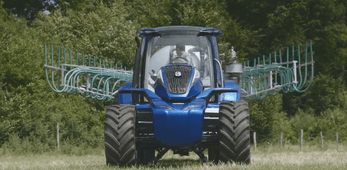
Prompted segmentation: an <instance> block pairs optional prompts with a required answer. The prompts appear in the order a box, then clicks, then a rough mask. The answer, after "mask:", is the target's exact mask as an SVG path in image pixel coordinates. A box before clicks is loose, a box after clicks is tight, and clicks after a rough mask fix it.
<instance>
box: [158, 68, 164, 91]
mask: <svg viewBox="0 0 347 170" xmlns="http://www.w3.org/2000/svg"><path fill="white" fill-rule="evenodd" d="M157 81H158V82H159V83H160V84H161V85H163V86H164V87H165V85H164V79H163V73H162V71H161V69H160V70H159V72H158V75H157Z"/></svg>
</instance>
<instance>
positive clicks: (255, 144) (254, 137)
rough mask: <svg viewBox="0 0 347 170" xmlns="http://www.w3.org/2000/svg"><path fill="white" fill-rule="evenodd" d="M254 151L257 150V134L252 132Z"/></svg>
mask: <svg viewBox="0 0 347 170" xmlns="http://www.w3.org/2000/svg"><path fill="white" fill-rule="evenodd" d="M253 140H254V150H257V133H256V132H253Z"/></svg>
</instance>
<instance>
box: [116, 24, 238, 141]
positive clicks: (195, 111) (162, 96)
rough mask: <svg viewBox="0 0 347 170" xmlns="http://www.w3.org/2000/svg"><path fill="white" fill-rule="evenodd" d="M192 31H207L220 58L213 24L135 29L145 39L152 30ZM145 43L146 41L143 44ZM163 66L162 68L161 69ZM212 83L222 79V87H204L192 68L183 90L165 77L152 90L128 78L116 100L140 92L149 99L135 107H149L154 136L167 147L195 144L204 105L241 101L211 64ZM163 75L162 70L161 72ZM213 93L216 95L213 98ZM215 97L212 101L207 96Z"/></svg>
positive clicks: (233, 86)
mask: <svg viewBox="0 0 347 170" xmlns="http://www.w3.org/2000/svg"><path fill="white" fill-rule="evenodd" d="M181 30H185V31H191V32H195V33H196V34H198V35H199V34H201V35H206V36H208V37H209V40H210V42H211V44H212V56H213V58H215V59H218V60H219V54H218V48H217V41H216V36H218V35H220V34H222V32H221V31H220V30H218V29H215V28H202V27H186V26H176V27H159V28H145V29H142V30H139V31H138V35H139V36H141V37H143V38H144V39H145V38H146V37H147V36H150V35H152V34H159V35H160V34H172V33H174V32H175V31H181ZM144 46H146V45H144ZM161 70H164V69H161ZM213 70H214V77H215V84H214V85H213V86H214V87H218V86H217V84H218V83H219V82H224V83H223V84H222V87H221V88H209V89H207V90H203V85H202V82H201V81H200V80H197V81H194V83H193V79H194V74H193V72H194V69H192V74H191V79H190V81H189V84H188V88H187V91H186V93H184V94H172V93H170V92H169V90H168V89H167V80H166V77H165V76H163V82H162V83H160V82H158V81H156V83H155V85H154V88H155V92H152V91H150V90H148V89H145V88H133V87H132V86H131V82H126V83H125V84H124V85H123V87H122V88H121V89H120V90H119V94H118V97H119V104H131V103H134V102H133V101H132V95H131V94H140V95H142V96H144V97H145V98H146V99H147V100H146V101H148V102H146V103H145V102H143V103H136V105H135V106H136V109H137V110H139V109H149V110H151V112H152V119H153V127H154V138H155V139H156V140H157V141H158V142H160V143H162V144H164V145H166V146H169V147H173V148H175V147H189V146H193V145H195V144H198V143H199V142H201V141H202V137H203V129H202V128H203V123H204V112H205V109H206V108H219V102H222V101H240V100H241V89H240V87H239V86H238V85H237V84H236V83H235V82H234V81H228V80H227V81H222V79H223V77H221V72H222V70H220V67H219V65H218V64H215V65H214V69H213ZM163 75H165V74H163ZM220 84H221V83H220ZM214 96H217V97H216V98H214ZM211 98H214V101H213V103H211V102H210V99H211Z"/></svg>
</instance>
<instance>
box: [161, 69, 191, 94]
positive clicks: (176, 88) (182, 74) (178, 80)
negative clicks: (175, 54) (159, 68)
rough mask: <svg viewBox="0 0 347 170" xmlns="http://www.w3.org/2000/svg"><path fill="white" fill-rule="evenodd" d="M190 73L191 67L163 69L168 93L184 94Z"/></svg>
mask: <svg viewBox="0 0 347 170" xmlns="http://www.w3.org/2000/svg"><path fill="white" fill-rule="evenodd" d="M191 72H192V67H191V66H185V65H183V66H182V65H180V66H176V65H173V66H167V67H166V68H165V76H166V81H167V84H168V87H169V91H170V93H174V94H184V93H186V92H187V88H188V84H189V80H190V76H191Z"/></svg>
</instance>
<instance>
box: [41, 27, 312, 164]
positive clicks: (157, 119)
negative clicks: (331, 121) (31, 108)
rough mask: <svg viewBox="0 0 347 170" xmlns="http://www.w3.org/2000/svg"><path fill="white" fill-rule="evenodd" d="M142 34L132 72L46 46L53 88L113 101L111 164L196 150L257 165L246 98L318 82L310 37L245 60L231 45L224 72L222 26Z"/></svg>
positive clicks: (108, 136) (108, 132)
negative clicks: (240, 59) (253, 159)
mask: <svg viewBox="0 0 347 170" xmlns="http://www.w3.org/2000/svg"><path fill="white" fill-rule="evenodd" d="M137 34H138V37H141V42H140V40H139V38H135V39H136V42H137V51H136V58H135V65H134V68H133V70H131V71H129V70H127V69H126V68H125V67H123V66H121V67H120V68H119V65H117V64H115V65H114V64H113V63H111V64H109V65H107V64H106V62H105V61H103V60H98V59H97V58H96V57H94V58H93V57H91V56H86V55H84V54H82V55H79V54H78V53H76V57H74V56H73V55H72V54H73V52H72V51H70V52H69V56H67V55H66V50H65V49H61V48H58V50H57V51H58V52H56V53H58V57H57V58H54V55H55V54H56V53H54V51H55V50H54V48H53V46H52V47H51V57H48V56H49V54H48V50H47V46H45V67H46V70H45V71H46V77H47V81H48V83H49V85H50V87H51V88H52V89H53V90H54V91H56V92H66V93H73V94H81V95H83V96H85V97H88V98H92V99H98V100H105V101H112V100H113V101H114V105H112V106H110V107H108V108H107V110H106V115H105V155H106V162H107V164H110V165H119V166H124V165H134V164H144V165H146V164H148V163H152V162H157V161H158V160H159V159H160V158H161V157H162V156H163V155H164V154H165V153H166V152H167V151H168V150H170V149H171V150H172V151H173V153H175V154H180V155H188V154H189V153H190V152H195V153H196V154H197V155H198V156H199V157H200V158H201V159H202V160H203V161H212V162H215V163H218V162H240V163H250V161H251V159H250V116H249V113H248V103H247V100H252V99H262V98H264V97H266V96H269V95H275V94H277V93H278V92H291V91H296V92H304V91H305V90H307V89H308V88H309V86H310V84H311V83H312V81H313V72H314V70H313V64H314V61H313V52H312V43H311V42H310V43H309V45H308V43H306V48H304V50H300V47H299V46H297V48H296V49H295V48H294V46H292V48H291V49H290V48H287V49H284V50H279V51H275V52H274V53H270V54H269V56H268V57H265V56H262V59H261V57H258V58H255V59H254V61H251V62H249V61H248V62H245V63H244V64H241V63H237V61H236V58H237V56H236V52H235V51H234V50H233V48H231V50H230V58H229V59H230V60H229V61H228V62H226V63H225V64H223V65H224V70H222V64H221V61H222V60H221V59H220V56H221V55H220V54H219V52H218V46H217V36H219V35H221V34H222V31H221V30H219V29H215V28H210V27H190V26H170V27H158V28H145V29H141V30H139V31H138V32H137ZM283 52H284V53H286V56H284V55H283V56H282V53H283ZM308 54H310V57H308ZM303 55H304V56H303ZM205 150H207V153H208V155H207V156H205V155H204V153H206V152H204V151H205Z"/></svg>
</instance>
